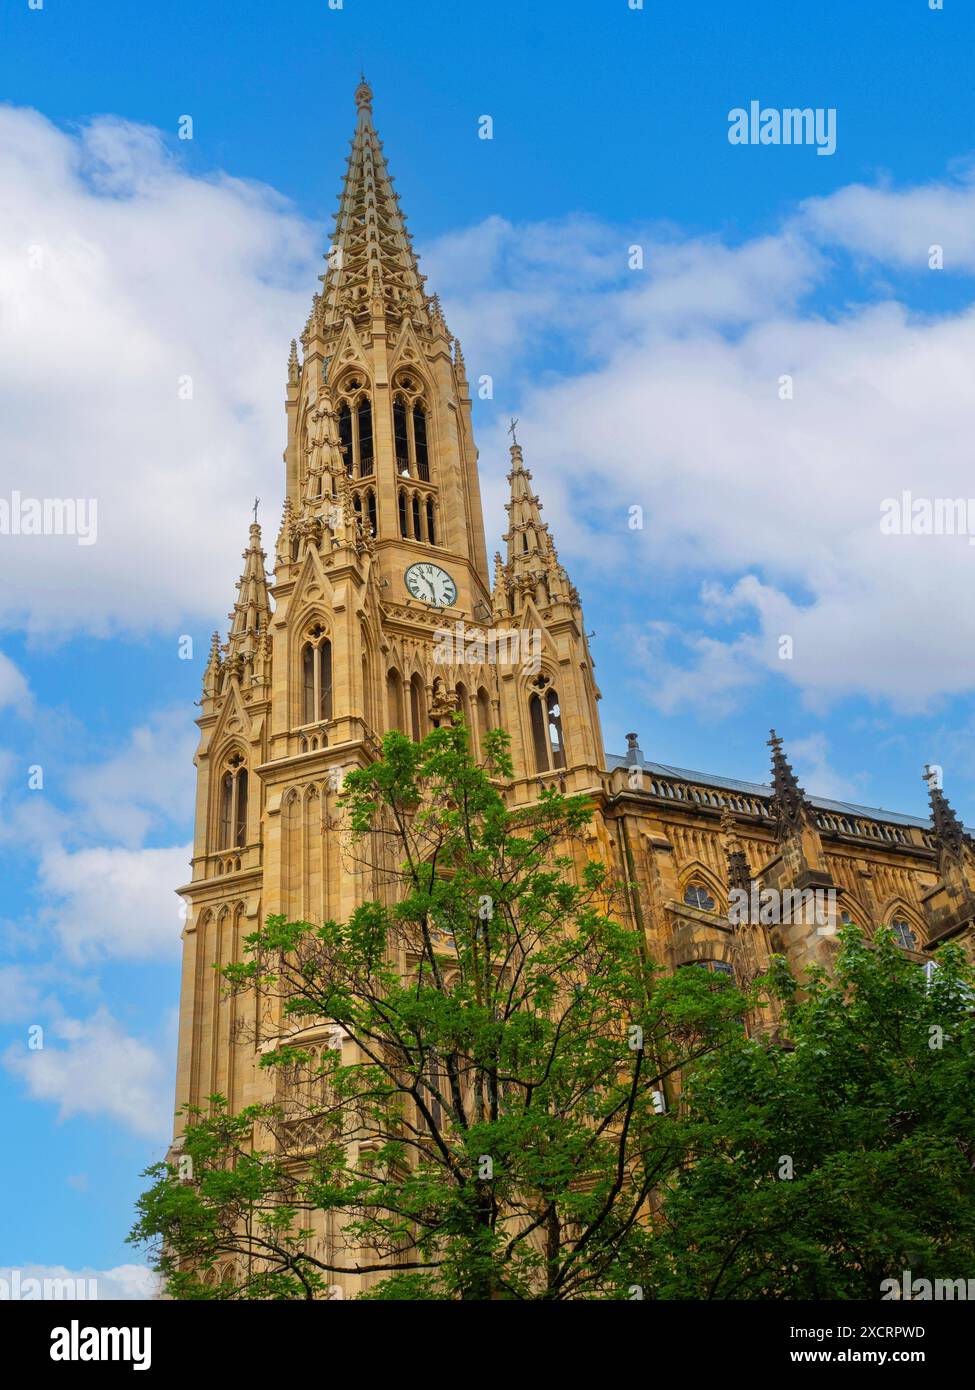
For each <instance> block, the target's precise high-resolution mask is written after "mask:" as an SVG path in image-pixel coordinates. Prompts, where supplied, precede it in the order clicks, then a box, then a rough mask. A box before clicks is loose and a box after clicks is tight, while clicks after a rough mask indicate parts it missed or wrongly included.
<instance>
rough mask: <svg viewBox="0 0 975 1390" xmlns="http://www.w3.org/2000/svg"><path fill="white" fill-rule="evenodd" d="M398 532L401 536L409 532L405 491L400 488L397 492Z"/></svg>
mask: <svg viewBox="0 0 975 1390" xmlns="http://www.w3.org/2000/svg"><path fill="white" fill-rule="evenodd" d="M399 533H400V535H401V536H408V535H409V534H410V528H409V526H408V524H407V521H406V493H405V492H404V491H403V489H402V488H400V492H399Z"/></svg>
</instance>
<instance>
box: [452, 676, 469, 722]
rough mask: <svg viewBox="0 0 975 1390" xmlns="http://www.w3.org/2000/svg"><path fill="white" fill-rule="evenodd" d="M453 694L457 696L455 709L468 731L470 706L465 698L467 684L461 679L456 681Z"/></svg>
mask: <svg viewBox="0 0 975 1390" xmlns="http://www.w3.org/2000/svg"><path fill="white" fill-rule="evenodd" d="M454 694H455V695H456V696H457V710H458V713H459V714H460V715H461V716H462V718H463V720H464V723H465V724H466V725H467V729H468V733H469V732H470V727H471V707H470V701H469V700H468V698H467V686H466V685H465V684H464V682H463V681H458V682H457V684H456V685H455V687H454Z"/></svg>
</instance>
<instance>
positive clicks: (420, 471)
mask: <svg viewBox="0 0 975 1390" xmlns="http://www.w3.org/2000/svg"><path fill="white" fill-rule="evenodd" d="M413 448H414V452H415V456H416V476H417V477H418V478H419V479H420V481H421V482H424V483H428V482H429V481H430V458H429V455H428V453H427V417H426V412H425V411H424V409H423V406H422V405H420V403H419V401H417V403H416V405H414V407H413Z"/></svg>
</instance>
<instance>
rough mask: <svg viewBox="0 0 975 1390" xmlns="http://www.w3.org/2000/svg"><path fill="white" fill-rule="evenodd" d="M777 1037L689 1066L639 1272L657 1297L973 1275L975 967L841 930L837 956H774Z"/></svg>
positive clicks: (791, 1291)
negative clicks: (828, 963) (805, 969)
mask: <svg viewBox="0 0 975 1390" xmlns="http://www.w3.org/2000/svg"><path fill="white" fill-rule="evenodd" d="M775 974H776V980H775V989H776V991H777V992H778V993H779V995H780V997H781V999H782V1001H783V1003H784V1006H785V1009H786V1028H785V1036H786V1039H787V1041H786V1043H785V1045H782V1046H772V1045H769V1044H768V1043H767V1042H763V1041H760V1040H757V1039H755V1040H751V1041H745V1042H744V1043H743V1044H742V1046H741V1047H740V1048H735V1049H725V1050H723V1051H721V1052H720V1053H716V1054H715V1055H713V1056H712V1057H710V1058H706V1059H704V1060H703V1061H702V1062H701V1064H700V1065H699V1066H697V1067H696V1068H694V1070H693V1072H692V1073H689V1074H688V1077H687V1084H686V1087H685V1090H684V1093H683V1097H682V1112H683V1114H682V1129H683V1141H684V1143H685V1144H686V1149H685V1153H684V1156H683V1159H682V1161H681V1164H680V1168H679V1171H678V1172H677V1173H676V1174H675V1176H674V1177H673V1178H672V1179H670V1180H669V1181H668V1183H667V1185H666V1189H667V1190H666V1193H665V1195H664V1197H663V1201H662V1219H661V1222H660V1225H659V1226H658V1230H657V1239H656V1240H655V1241H654V1243H653V1248H652V1260H651V1262H650V1267H648V1271H647V1272H646V1274H645V1276H644V1277H645V1282H646V1284H647V1296H648V1297H650V1296H654V1297H659V1298H665V1299H675V1298H694V1299H752V1298H764V1299H877V1298H879V1297H880V1296H881V1281H882V1280H884V1279H887V1278H894V1279H896V1280H897V1281H898V1284H899V1283H900V1280H901V1274H902V1271H903V1270H910V1271H911V1272H912V1275H913V1276H914V1277H917V1278H927V1279H931V1280H933V1279H936V1278H940V1279H946V1278H970V1277H972V1276H973V1275H975V1060H973V1059H975V1048H973V1043H975V1015H973V1008H972V1001H973V985H975V974H973V970H972V967H971V966H970V965H969V964H967V963H966V960H965V957H964V954H963V952H962V951H961V950H960V948H958V947H956V946H946V947H944V948H942V950H941V951H940V952H939V953H938V960H937V965H936V966H935V967H934V968H933V970H932V967H931V966H928V967H927V968H926V969H924V968H921V967H919V966H918V965H917V964H915V963H913V962H912V961H911V960H910V958H908V957H906V956H905V955H904V954H903V953H902V952H901V951H900V950H899V949H898V947H897V946H896V945H895V943H894V942H893V940H892V938H891V935H890V933H889V932H887V931H878V932H876V934H875V936H874V940H873V941H872V943H871V942H868V941H867V940H866V939H865V937H864V935H863V933H862V932H861V931H859V930H858V929H857V928H855V927H851V928H849V929H847V930H845V931H844V932H842V933H841V944H840V952H839V956H838V960H837V963H836V967H835V970H834V971H833V972H832V974H831V975H829V976H827V975H826V974H825V973H824V972H822V971H819V970H817V971H815V972H813V974H812V977H811V978H810V979H809V980H806V981H804V982H803V985H804V989H803V991H802V992H801V993H800V992H799V991H798V990H797V982H796V981H795V980H793V979H792V978H791V977H790V976H789V975H788V973H787V972H786V971H785V970H784V969H783V968H782V967H781V966H778V967H777V970H776V972H775Z"/></svg>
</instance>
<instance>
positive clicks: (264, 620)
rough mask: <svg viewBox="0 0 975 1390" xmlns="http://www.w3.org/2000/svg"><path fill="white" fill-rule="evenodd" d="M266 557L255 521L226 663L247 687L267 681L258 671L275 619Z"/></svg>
mask: <svg viewBox="0 0 975 1390" xmlns="http://www.w3.org/2000/svg"><path fill="white" fill-rule="evenodd" d="M266 558H267V557H266V556H265V554H264V551H263V550H262V548H261V528H260V526H259V525H258V524H257V522H256V521H253V522H251V527H250V537H249V540H248V545H247V549H246V550H245V551H244V553H243V560H244V569H243V572H242V574H241V577H240V579H239V581H238V583H237V598H236V601H235V603H234V608H233V612H232V613H231V614H230V620H231V621H230V637H229V640H228V642H227V659H226V661H225V662H224V666H225V668H227V669H228V670H229V671H230V672H231V673H234V672H235V673H236V674H237V675H239V677H240V679H241V683H242V684H245V685H249V684H250V683H251V681H252V679H256V680H261V679H263V678H264V672H263V671H261V670H258V669H257V657H258V650H259V648H263V646H265V645H266V642H264V641H262V632H263V631H265V630H266V629H267V627H268V625H269V622H270V617H271V605H270V601H269V598H268V587H267V578H266V576H265V573H264V562H265V560H266Z"/></svg>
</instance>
